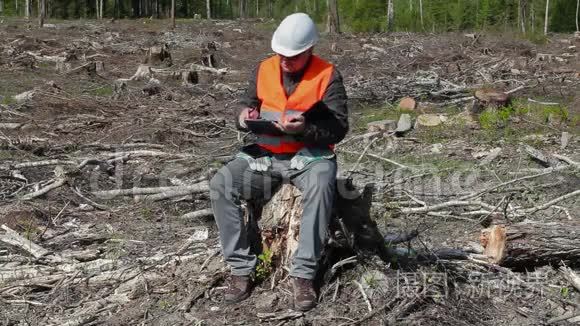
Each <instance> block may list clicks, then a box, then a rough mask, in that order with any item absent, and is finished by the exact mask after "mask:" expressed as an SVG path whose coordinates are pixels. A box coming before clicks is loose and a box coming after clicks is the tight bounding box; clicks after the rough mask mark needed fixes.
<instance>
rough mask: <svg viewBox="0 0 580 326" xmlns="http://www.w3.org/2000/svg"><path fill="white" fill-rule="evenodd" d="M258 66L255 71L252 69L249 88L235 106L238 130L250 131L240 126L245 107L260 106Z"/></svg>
mask: <svg viewBox="0 0 580 326" xmlns="http://www.w3.org/2000/svg"><path fill="white" fill-rule="evenodd" d="M258 67H259V66H258ZM258 67H256V68H255V69H254V71H252V74H251V76H250V81H249V83H248V88H247V89H246V92H245V93H244V95H243V96H242V98H241V99H240V101H239V102H238V103H237V104H236V106H235V110H234V119H235V123H236V128H237V129H238V130H242V131H249V130H248V129H246V128H242V126H240V120H239V116H240V114H241V113H242V110H243V109H245V108H257V107H259V106H260V100H259V99H258V91H257V81H258Z"/></svg>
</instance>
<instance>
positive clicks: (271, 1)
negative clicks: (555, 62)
mask: <svg viewBox="0 0 580 326" xmlns="http://www.w3.org/2000/svg"><path fill="white" fill-rule="evenodd" d="M578 1H580V0H578ZM273 16H274V0H268V17H269V18H272V17H273Z"/></svg>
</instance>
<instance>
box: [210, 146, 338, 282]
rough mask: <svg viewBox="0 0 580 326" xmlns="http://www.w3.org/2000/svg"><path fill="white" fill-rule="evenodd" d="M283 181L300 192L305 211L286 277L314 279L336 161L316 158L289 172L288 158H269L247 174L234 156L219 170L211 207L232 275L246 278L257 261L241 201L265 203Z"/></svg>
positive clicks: (241, 161)
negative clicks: (267, 166) (266, 166)
mask: <svg viewBox="0 0 580 326" xmlns="http://www.w3.org/2000/svg"><path fill="white" fill-rule="evenodd" d="M283 183H292V184H293V185H295V186H296V187H297V188H298V189H300V190H301V191H302V203H303V206H304V212H303V215H302V219H301V221H300V239H299V242H298V249H297V250H296V251H295V252H294V255H293V257H292V267H291V270H290V275H291V276H295V277H300V278H306V279H314V277H315V275H316V271H317V268H318V261H319V259H320V255H321V251H322V246H323V245H324V242H325V241H326V237H327V234H326V233H327V227H328V223H329V222H330V215H331V213H332V206H333V200H334V193H335V187H336V160H334V159H332V160H318V161H314V162H311V163H309V164H308V165H306V166H305V167H304V168H303V169H302V170H293V169H290V159H277V158H275V157H273V158H272V166H271V167H270V169H269V170H268V171H266V172H257V171H252V170H251V169H250V167H249V164H248V162H247V161H246V160H245V159H243V158H236V159H234V160H233V161H231V162H229V163H228V164H227V165H226V166H224V167H222V168H221V169H220V170H219V171H218V172H217V173H216V175H215V176H214V177H213V178H212V180H211V182H210V189H211V192H210V196H211V205H212V209H213V212H214V216H215V219H216V223H217V226H218V229H219V236H220V242H221V246H222V254H223V255H224V258H225V261H226V262H227V263H228V265H229V266H230V267H231V272H232V274H233V275H249V274H251V273H252V272H253V271H254V268H255V266H256V263H257V258H256V255H255V253H253V252H251V249H250V247H251V244H250V243H248V237H247V232H246V226H245V223H244V219H243V217H244V213H243V210H242V206H241V200H251V199H260V200H266V201H267V200H269V199H270V198H271V197H272V196H273V195H274V193H275V192H276V190H277V189H278V188H279V187H280V186H281V185H282V184H283Z"/></svg>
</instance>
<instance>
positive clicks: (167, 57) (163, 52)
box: [143, 44, 172, 66]
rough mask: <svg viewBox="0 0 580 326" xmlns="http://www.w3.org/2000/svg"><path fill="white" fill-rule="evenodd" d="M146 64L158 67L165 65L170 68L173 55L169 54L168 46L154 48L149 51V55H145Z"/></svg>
mask: <svg viewBox="0 0 580 326" xmlns="http://www.w3.org/2000/svg"><path fill="white" fill-rule="evenodd" d="M143 63H145V64H148V65H157V64H160V63H165V64H167V65H168V66H170V65H171V64H172V61H171V53H169V49H168V48H167V45H165V44H164V45H158V46H152V47H150V48H149V49H147V53H146V54H145V60H144V62H143Z"/></svg>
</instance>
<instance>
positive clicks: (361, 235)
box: [246, 179, 388, 278]
mask: <svg viewBox="0 0 580 326" xmlns="http://www.w3.org/2000/svg"><path fill="white" fill-rule="evenodd" d="M372 192H373V187H372V185H367V186H365V187H364V189H363V190H362V191H359V190H357V189H356V188H355V187H354V186H353V185H352V184H351V182H350V180H348V179H339V180H337V191H336V199H335V205H334V208H333V213H332V218H331V222H330V225H329V233H328V234H329V238H328V241H327V243H326V245H325V248H324V250H323V255H322V256H323V258H322V261H321V264H320V265H321V270H319V275H323V274H324V273H325V272H326V271H325V269H327V268H328V266H330V265H331V264H333V263H334V262H336V261H338V260H340V259H341V258H344V257H345V256H352V255H359V256H362V255H364V256H368V255H378V256H379V257H380V258H381V259H383V260H384V261H388V259H387V247H386V244H385V240H384V238H383V236H382V234H381V233H380V232H379V230H378V228H377V225H376V222H375V221H373V220H372V219H371V216H370V207H371V199H372ZM302 210H303V207H302V194H301V192H300V190H298V188H296V187H294V186H292V185H283V186H282V187H281V188H280V189H279V191H278V192H277V193H276V194H275V195H274V196H273V197H272V199H271V200H270V201H269V202H268V203H257V202H254V203H249V204H248V214H247V215H246V218H247V220H248V223H247V225H248V228H249V230H248V231H249V239H250V241H251V242H252V243H253V246H252V249H253V250H254V252H256V253H257V254H260V253H263V252H269V253H271V255H272V264H273V269H275V270H280V271H284V270H285V269H286V270H287V269H289V268H290V263H291V258H292V254H293V252H294V251H295V250H296V248H297V247H298V239H299V234H300V219H301V218H302ZM282 273H283V272H282ZM328 276H329V275H328V274H326V275H325V278H328ZM330 276H332V275H330Z"/></svg>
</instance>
